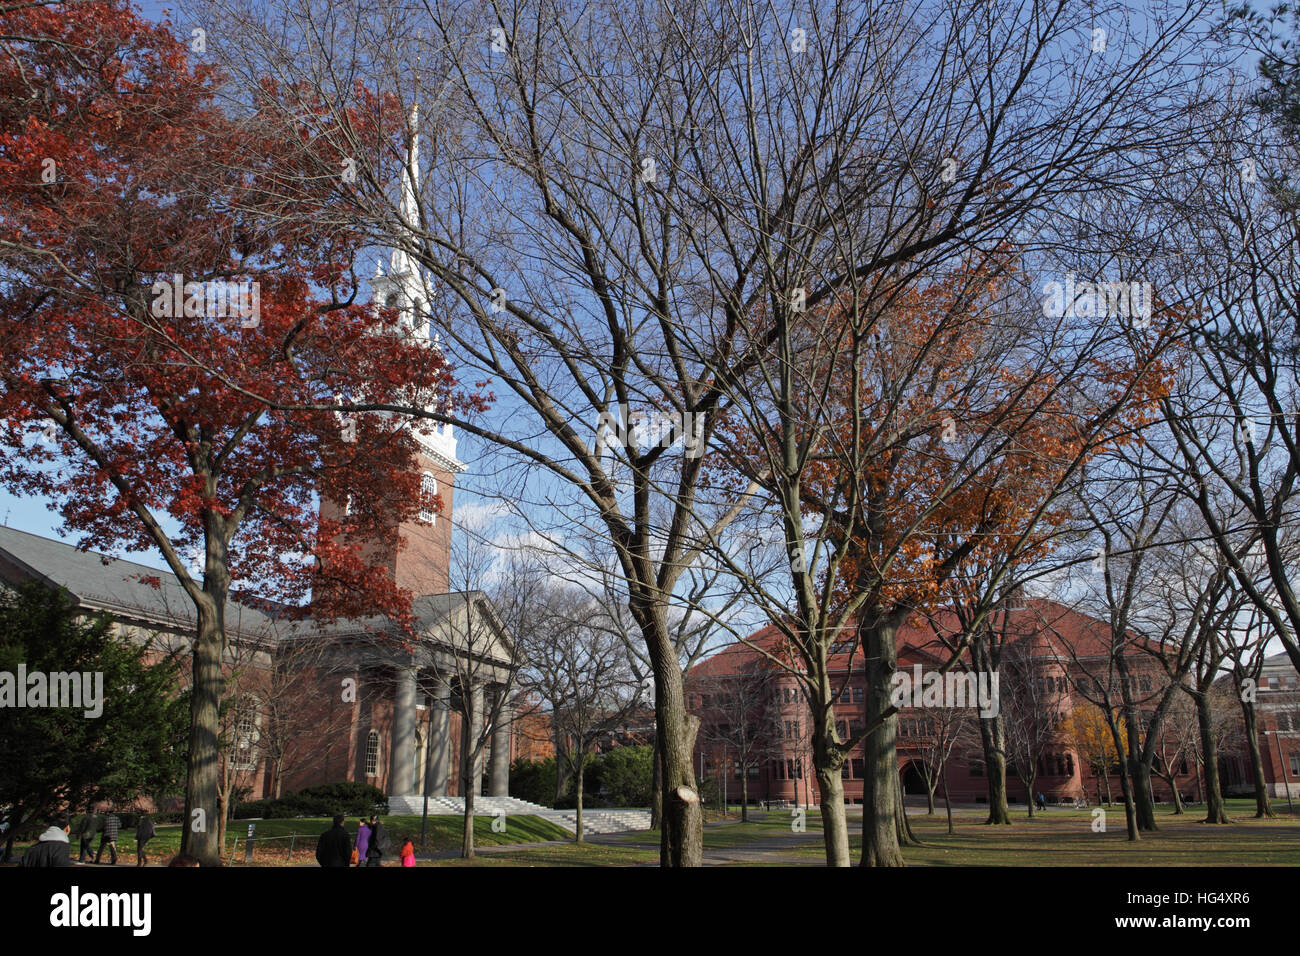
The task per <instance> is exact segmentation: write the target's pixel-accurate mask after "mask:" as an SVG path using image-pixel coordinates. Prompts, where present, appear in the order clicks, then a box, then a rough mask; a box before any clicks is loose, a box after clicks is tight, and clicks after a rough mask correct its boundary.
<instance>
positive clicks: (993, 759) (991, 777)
mask: <svg viewBox="0 0 1300 956" xmlns="http://www.w3.org/2000/svg"><path fill="white" fill-rule="evenodd" d="M979 725H980V745H981V746H982V747H983V749H984V772H985V774H987V775H988V791H989V816H988V819H987V820H985V821H984V822H985V824H990V823H1006V824H1010V823H1011V810H1010V809H1009V808H1008V807H1007V758H1006V741H1005V733H1004V729H1003V726H1002V717H1001V715H1000V714H999V715H997V716H995V717H989V718H987V719H985V718H983V717H981V718H980V719H979Z"/></svg>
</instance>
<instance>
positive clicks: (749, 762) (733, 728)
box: [687, 658, 783, 823]
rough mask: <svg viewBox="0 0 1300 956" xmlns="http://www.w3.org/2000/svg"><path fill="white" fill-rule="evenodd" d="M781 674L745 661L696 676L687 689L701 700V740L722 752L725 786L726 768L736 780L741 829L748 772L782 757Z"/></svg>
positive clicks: (746, 812) (745, 815) (766, 665)
mask: <svg viewBox="0 0 1300 956" xmlns="http://www.w3.org/2000/svg"><path fill="white" fill-rule="evenodd" d="M780 673H781V672H780V671H779V670H778V669H777V668H774V667H773V666H772V665H771V664H769V663H768V662H767V661H766V660H763V659H754V658H747V659H746V660H744V661H742V662H741V663H740V664H739V665H738V666H737V667H736V668H735V669H733V670H729V671H727V672H725V673H710V674H708V675H704V676H697V677H695V678H694V679H691V680H690V683H689V684H688V685H687V686H688V688H689V690H690V691H691V692H692V693H695V694H698V695H700V696H701V697H702V698H703V707H702V708H701V710H700V711H699V715H700V738H701V741H702V743H706V744H712V745H713V749H715V750H716V749H719V748H720V749H721V751H722V754H723V761H722V773H723V779H724V781H725V779H726V774H727V772H728V764H730V765H732V766H735V767H736V769H737V770H738V772H739V774H740V820H741V822H742V823H748V822H749V778H750V774H751V771H758V770H759V769H760V768H761V767H762V766H763V764H764V763H765V762H767V761H768V760H769V759H770V758H771V757H773V756H774V755H775V754H779V753H782V752H783V751H782V750H781V747H780V745H779V743H778V742H779V740H780V735H781V725H782V716H781V715H782V711H781V707H780V700H779V698H778V693H779V685H778V678H779V676H780ZM724 786H725V783H724Z"/></svg>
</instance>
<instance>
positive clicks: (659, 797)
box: [650, 734, 664, 830]
mask: <svg viewBox="0 0 1300 956" xmlns="http://www.w3.org/2000/svg"><path fill="white" fill-rule="evenodd" d="M654 748H655V759H654V770H653V772H652V775H651V777H650V829H651V830H658V829H659V824H660V821H661V820H662V819H663V815H664V791H663V787H664V765H663V761H662V760H661V759H660V757H659V735H658V734H655V741H654Z"/></svg>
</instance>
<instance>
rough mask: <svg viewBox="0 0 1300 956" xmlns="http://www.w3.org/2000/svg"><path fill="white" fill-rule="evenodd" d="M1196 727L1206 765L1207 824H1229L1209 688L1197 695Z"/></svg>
mask: <svg viewBox="0 0 1300 956" xmlns="http://www.w3.org/2000/svg"><path fill="white" fill-rule="evenodd" d="M1196 727H1197V730H1198V731H1199V732H1200V734H1201V753H1202V754H1204V757H1203V758H1202V760H1203V762H1204V764H1205V822H1206V823H1227V822H1228V814H1227V812H1226V811H1225V810H1224V807H1223V792H1222V791H1221V790H1220V789H1219V745H1218V744H1217V743H1215V741H1214V721H1213V720H1212V719H1211V716H1210V696H1209V688H1208V687H1207V688H1205V689H1204V690H1201V691H1200V693H1198V694H1197V695H1196Z"/></svg>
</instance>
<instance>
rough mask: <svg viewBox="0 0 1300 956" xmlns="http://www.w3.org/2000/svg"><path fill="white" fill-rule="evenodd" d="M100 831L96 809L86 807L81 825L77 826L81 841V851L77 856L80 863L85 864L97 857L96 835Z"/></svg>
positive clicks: (78, 836) (78, 837)
mask: <svg viewBox="0 0 1300 956" xmlns="http://www.w3.org/2000/svg"><path fill="white" fill-rule="evenodd" d="M98 831H99V817H97V816H95V811H94V809H92V808H91V807H86V812H85V814H83V815H82V817H81V823H80V824H78V826H77V839H78V840H80V841H81V851H80V852H79V853H78V854H77V862H78V863H85V862H86V860H87V859H89V858H90V857H93V856H94V855H95V834H96V833H97V832H98Z"/></svg>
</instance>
